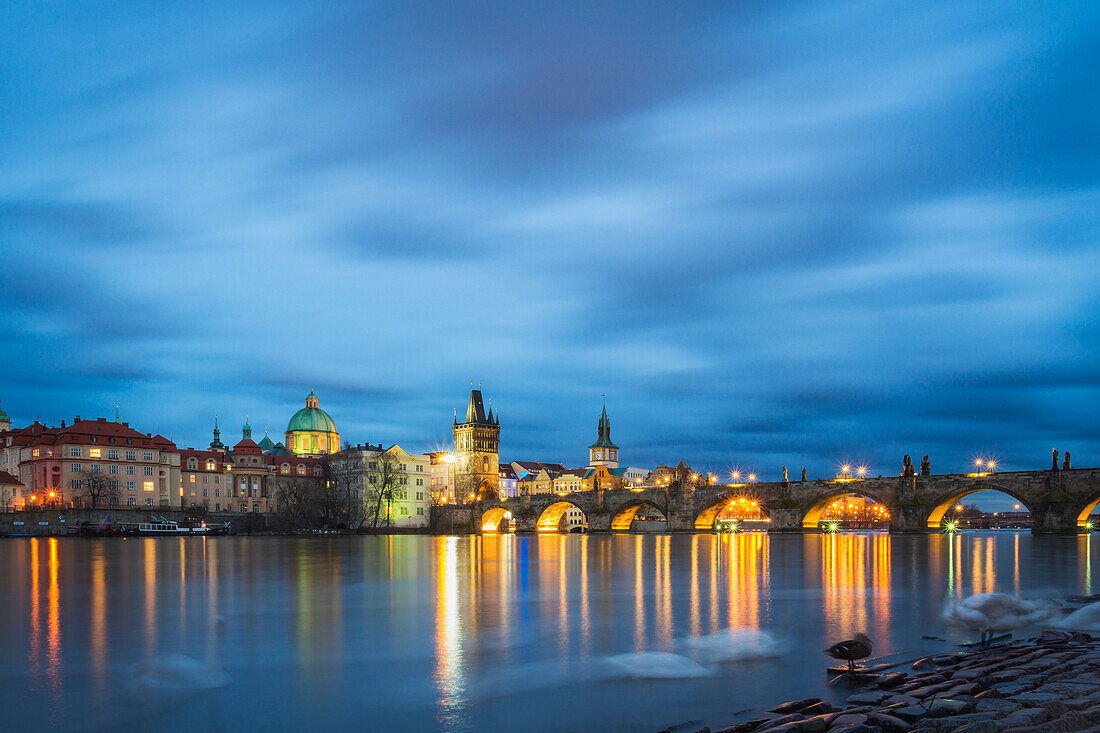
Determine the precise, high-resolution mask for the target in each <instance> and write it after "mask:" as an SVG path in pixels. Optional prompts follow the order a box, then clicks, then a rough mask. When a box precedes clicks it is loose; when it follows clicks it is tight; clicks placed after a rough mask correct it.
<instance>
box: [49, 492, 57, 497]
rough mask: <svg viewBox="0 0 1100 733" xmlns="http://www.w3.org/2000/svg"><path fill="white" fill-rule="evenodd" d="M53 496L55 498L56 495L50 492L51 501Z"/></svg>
mask: <svg viewBox="0 0 1100 733" xmlns="http://www.w3.org/2000/svg"><path fill="white" fill-rule="evenodd" d="M55 496H57V494H55V493H54V492H52V491H51V492H50V498H51V499H52V498H54V497H55Z"/></svg>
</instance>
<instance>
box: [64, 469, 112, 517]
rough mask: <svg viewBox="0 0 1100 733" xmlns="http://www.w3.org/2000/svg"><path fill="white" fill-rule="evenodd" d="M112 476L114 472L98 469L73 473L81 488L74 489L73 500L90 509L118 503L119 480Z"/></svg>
mask: <svg viewBox="0 0 1100 733" xmlns="http://www.w3.org/2000/svg"><path fill="white" fill-rule="evenodd" d="M112 476H113V474H105V473H100V472H98V471H97V472H92V471H81V472H79V473H75V474H73V478H74V479H77V480H79V481H80V488H78V489H73V493H72V498H73V502H74V503H75V504H79V505H80V506H84V507H87V508H89V509H99V508H100V507H105V506H109V505H111V504H116V503H118V497H119V488H118V485H119V482H118V479H117V478H112Z"/></svg>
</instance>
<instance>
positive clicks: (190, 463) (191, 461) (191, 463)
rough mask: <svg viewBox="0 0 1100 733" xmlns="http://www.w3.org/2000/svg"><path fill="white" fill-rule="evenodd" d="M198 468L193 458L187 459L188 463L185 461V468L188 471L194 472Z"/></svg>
mask: <svg viewBox="0 0 1100 733" xmlns="http://www.w3.org/2000/svg"><path fill="white" fill-rule="evenodd" d="M198 467H199V464H198V461H196V460H195V459H194V458H191V459H188V461H187V468H188V469H190V470H192V471H194V470H195V469H196V468H198Z"/></svg>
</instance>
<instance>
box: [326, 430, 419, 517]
mask: <svg viewBox="0 0 1100 733" xmlns="http://www.w3.org/2000/svg"><path fill="white" fill-rule="evenodd" d="M384 462H385V463H386V464H388V466H386V465H383V463H384ZM333 467H334V473H335V474H336V475H338V476H340V477H341V479H342V480H346V481H347V485H348V487H349V490H350V492H351V498H352V499H353V500H357V501H361V502H362V505H363V511H364V515H366V516H368V517H369V516H370V515H371V513H372V512H373V510H374V507H375V506H379V509H380V511H381V512H382V513H383V516H382V517H381V519H380V521H379V522H378V525H377V526H389V527H427V526H428V517H429V512H430V511H431V503H432V499H431V470H430V469H431V458H430V457H429V456H428V455H426V454H421V453H409V452H408V451H406V450H405V449H403V448H402V447H401V446H399V445H391V446H390V447H389V448H382V446H381V445H377V446H372V445H370V444H367V445H358V446H355V447H352V448H345V449H344V450H342V451H340V452H339V453H338V454H336V455H335V456H333ZM387 472H388V473H389V478H388V479H383V478H382V476H383V475H384V474H385V473H387ZM386 482H392V483H389V485H388V486H384V488H385V489H387V490H389V491H390V493H391V496H392V499H391V500H389V501H387V500H386V499H385V498H383V499H382V502H381V504H380V505H379V501H378V499H379V491H378V487H379V485H380V484H385V483H386ZM366 524H368V525H370V524H372V522H370V521H369V520H368V521H367V522H366Z"/></svg>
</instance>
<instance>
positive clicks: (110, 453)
mask: <svg viewBox="0 0 1100 733" xmlns="http://www.w3.org/2000/svg"><path fill="white" fill-rule="evenodd" d="M107 457H108V458H112V459H114V460H116V461H117V460H118V451H117V450H109V451H107Z"/></svg>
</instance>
